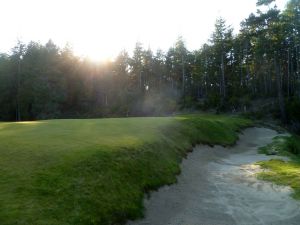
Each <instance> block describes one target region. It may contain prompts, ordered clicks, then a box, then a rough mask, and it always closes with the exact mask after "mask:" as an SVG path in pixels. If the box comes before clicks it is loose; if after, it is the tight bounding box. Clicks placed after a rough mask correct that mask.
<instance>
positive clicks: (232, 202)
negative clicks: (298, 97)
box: [128, 128, 300, 225]
mask: <svg viewBox="0 0 300 225" xmlns="http://www.w3.org/2000/svg"><path fill="white" fill-rule="evenodd" d="M276 135H277V133H276V132H275V131H273V130H270V129H265V128H250V129H247V130H245V131H244V134H243V135H241V136H240V140H239V141H238V142H237V144H236V145H235V146H233V147H230V148H223V147H221V146H216V147H213V148H212V147H208V146H201V145H200V146H197V147H196V148H195V149H194V151H193V152H192V153H190V154H189V155H188V157H187V159H185V160H184V161H183V162H182V173H181V174H180V175H179V176H178V182H177V183H176V184H174V185H171V186H165V187H162V188H161V189H159V191H157V192H153V193H151V197H150V198H149V199H145V208H146V211H145V214H146V215H145V218H144V219H142V220H138V221H134V222H132V221H131V222H129V223H128V225H146V224H147V225H227V224H228V225H234V224H237V225H255V224H259V225H271V224H272V225H281V224H289V225H298V224H299V221H300V203H299V202H297V201H296V200H294V199H292V198H291V197H290V193H291V192H292V190H291V189H290V188H288V187H283V186H278V185H274V184H272V183H269V182H265V181H261V180H257V179H256V176H255V174H256V173H257V172H259V170H260V167H259V166H256V165H254V163H255V162H257V161H261V160H268V159H271V158H282V157H278V156H265V155H261V154H257V148H258V147H260V146H264V145H266V144H268V143H270V142H271V140H272V138H273V137H275V136H276Z"/></svg>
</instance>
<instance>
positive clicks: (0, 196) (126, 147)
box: [0, 115, 251, 225]
mask: <svg viewBox="0 0 300 225" xmlns="http://www.w3.org/2000/svg"><path fill="white" fill-rule="evenodd" d="M250 125H251V122H250V121H249V120H245V119H241V118H238V117H229V116H220V115H219V116H215V115H186V116H178V117H156V118H151V117H149V118H115V119H84V120H48V121H36V122H21V123H0V224H1V225H6V224H7V225H8V224H9V225H10V224H35V225H39V224H43V225H50V224H53V225H54V224H55V225H57V224H59V225H64V224H104V225H106V224H107V225H108V224H123V223H124V222H125V221H126V220H128V219H135V218H138V217H141V216H142V214H143V196H144V193H145V192H147V191H149V190H152V189H156V188H158V187H160V186H162V185H164V184H171V183H174V182H176V174H178V173H179V172H180V167H179V164H180V161H181V159H182V157H184V156H185V155H186V153H187V151H188V150H190V149H191V148H192V146H193V145H194V144H196V143H207V144H221V145H232V144H234V143H235V141H236V140H237V138H238V136H237V131H239V130H240V129H241V128H243V127H247V126H250Z"/></svg>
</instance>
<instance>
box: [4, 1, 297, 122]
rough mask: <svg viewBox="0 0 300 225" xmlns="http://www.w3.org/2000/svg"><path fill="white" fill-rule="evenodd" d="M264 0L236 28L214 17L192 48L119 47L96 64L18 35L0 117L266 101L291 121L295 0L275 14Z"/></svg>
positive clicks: (151, 111) (232, 107) (159, 111)
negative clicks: (212, 27)
mask: <svg viewBox="0 0 300 225" xmlns="http://www.w3.org/2000/svg"><path fill="white" fill-rule="evenodd" d="M272 2H273V0H259V1H258V2H257V7H258V11H257V13H256V14H251V15H249V16H248V18H246V19H245V20H244V21H242V23H241V30H240V31H239V32H238V33H237V34H234V32H233V29H232V28H231V27H230V26H228V25H227V24H226V21H225V20H224V19H223V18H218V19H217V20H216V23H215V30H214V32H213V33H212V35H211V39H210V40H209V41H208V42H207V43H206V44H204V45H203V46H201V47H200V48H199V50H195V51H192V52H191V51H188V49H187V47H186V43H185V41H184V38H182V37H179V38H178V40H177V41H176V42H175V43H174V44H173V45H172V44H170V45H171V46H172V47H170V48H169V50H168V51H167V52H163V51H161V50H158V51H157V52H153V51H152V50H151V49H150V48H144V46H143V45H142V44H141V43H139V42H137V43H136V46H135V49H134V51H133V55H132V56H130V54H129V53H128V52H126V51H121V52H120V54H119V55H118V56H117V57H116V58H115V60H113V61H108V62H105V63H104V62H103V63H94V62H91V61H90V60H88V59H86V58H80V57H78V56H76V55H75V54H74V53H73V50H72V48H71V47H69V46H66V47H65V48H59V47H58V46H56V45H55V44H54V43H53V42H52V41H51V40H49V42H48V43H47V44H45V45H42V44H40V43H36V42H30V43H28V44H25V43H21V42H19V43H18V44H17V45H16V46H15V47H14V48H13V49H12V51H11V53H10V54H6V53H2V54H1V55H0V93H1V96H0V105H1V107H0V119H1V120H11V121H15V120H17V121H20V120H36V119H49V118H85V117H103V116H138V115H165V114H170V113H174V112H177V111H179V110H181V109H201V110H205V109H209V108H216V109H217V110H218V111H220V110H221V111H231V112H232V111H247V109H248V107H249V106H250V105H251V102H253V101H255V100H257V99H266V98H268V99H271V100H270V102H268V104H269V105H272V107H273V109H274V110H273V111H272V113H273V114H275V115H277V116H278V117H280V118H281V119H282V121H283V122H292V123H296V121H299V119H300V118H299V112H298V109H297V107H299V105H300V103H299V102H300V101H299V98H300V84H299V78H300V77H299V76H300V38H299V37H300V1H299V0H290V1H289V2H288V4H287V6H286V8H285V9H284V10H283V11H280V10H278V9H277V8H276V6H275V5H274V6H273V5H272V4H271V3H272ZM264 6H268V8H263V9H261V7H264Z"/></svg>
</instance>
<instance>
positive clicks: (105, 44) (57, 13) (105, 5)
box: [0, 0, 287, 60]
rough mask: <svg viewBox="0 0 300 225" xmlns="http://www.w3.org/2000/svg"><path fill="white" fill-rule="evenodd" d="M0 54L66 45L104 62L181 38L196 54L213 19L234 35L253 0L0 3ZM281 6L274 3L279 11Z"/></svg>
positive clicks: (34, 0)
mask: <svg viewBox="0 0 300 225" xmlns="http://www.w3.org/2000/svg"><path fill="white" fill-rule="evenodd" d="M0 3H1V7H0V29H1V35H0V52H7V51H9V50H10V49H11V48H12V47H13V46H14V45H15V43H16V41H17V39H20V40H22V41H24V42H28V41H30V40H34V41H39V42H41V43H42V44H44V43H46V42H47V41H48V40H49V39H50V38H51V39H52V40H53V41H54V42H55V43H56V44H58V45H59V46H64V45H65V44H66V43H67V42H69V43H70V44H71V45H72V46H73V49H74V51H75V53H76V54H78V55H86V56H89V57H91V58H92V59H95V60H96V59H99V60H103V59H109V58H112V57H114V56H116V55H117V54H118V53H119V52H120V51H121V50H122V49H127V50H128V51H131V50H132V49H133V47H134V45H135V43H136V42H137V41H140V42H142V43H143V45H144V47H145V48H148V46H149V47H151V48H152V49H153V50H156V49H158V48H160V49H162V50H167V49H168V48H169V47H170V46H171V45H172V44H173V43H174V42H175V41H176V39H177V37H178V36H180V35H181V36H183V38H184V40H185V41H186V44H187V47H188V48H189V50H193V49H198V48H200V47H201V45H202V44H203V43H205V42H206V41H207V39H208V38H209V37H210V35H211V33H212V32H213V30H214V23H215V20H216V18H217V17H220V16H222V17H223V18H225V19H226V21H227V23H228V25H232V26H233V27H234V28H235V30H236V31H237V30H238V29H239V24H240V22H241V21H242V20H243V19H244V18H246V17H247V16H248V15H249V14H250V13H251V12H255V11H256V6H255V4H256V0H26V1H24V0H0ZM286 3H287V0H276V4H277V6H278V7H279V8H280V9H283V8H284V5H285V4H286Z"/></svg>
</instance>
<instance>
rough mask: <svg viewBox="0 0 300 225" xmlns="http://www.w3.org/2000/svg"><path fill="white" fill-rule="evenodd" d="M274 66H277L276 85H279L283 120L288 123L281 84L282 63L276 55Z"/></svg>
mask: <svg viewBox="0 0 300 225" xmlns="http://www.w3.org/2000/svg"><path fill="white" fill-rule="evenodd" d="M274 66H275V75H276V85H277V94H278V103H279V109H280V115H281V120H282V122H283V123H286V122H287V118H286V113H285V104H284V98H283V94H282V88H281V87H282V85H281V75H280V65H279V63H278V59H277V57H276V56H275V58H274Z"/></svg>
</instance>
